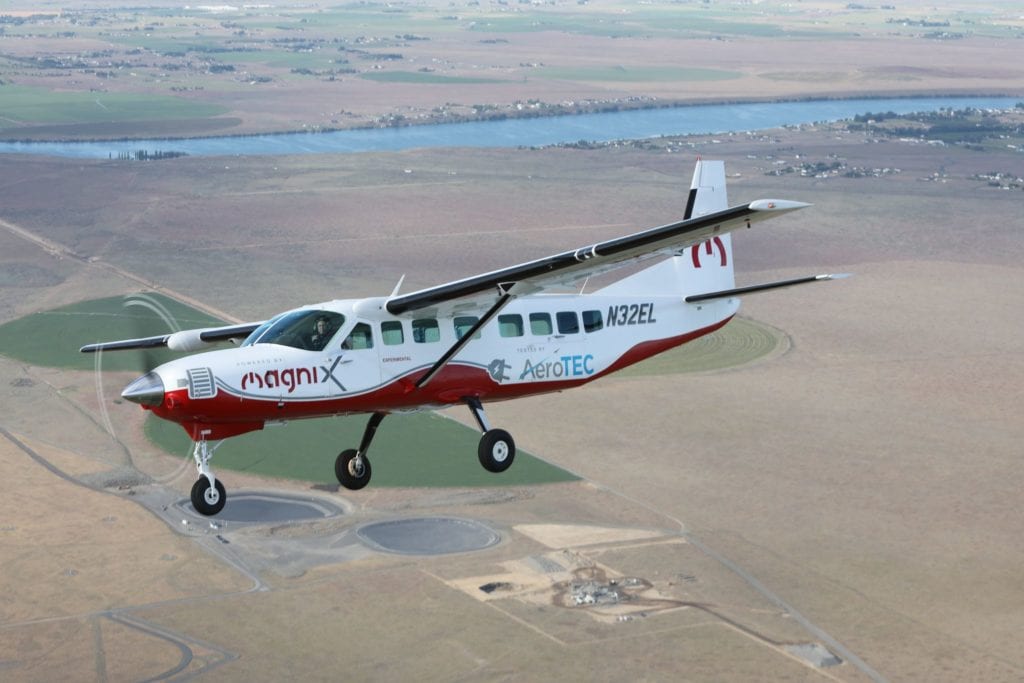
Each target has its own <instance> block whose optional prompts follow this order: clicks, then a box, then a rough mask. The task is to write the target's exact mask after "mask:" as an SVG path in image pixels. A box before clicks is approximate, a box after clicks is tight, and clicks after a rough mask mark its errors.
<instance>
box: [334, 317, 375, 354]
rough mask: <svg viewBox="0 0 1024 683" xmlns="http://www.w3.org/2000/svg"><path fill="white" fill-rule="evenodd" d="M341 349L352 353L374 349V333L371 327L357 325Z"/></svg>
mask: <svg viewBox="0 0 1024 683" xmlns="http://www.w3.org/2000/svg"><path fill="white" fill-rule="evenodd" d="M341 348H343V349H347V350H352V351H359V350H361V349H372V348H373V332H372V331H371V330H370V326H369V325H367V324H366V323H356V326H355V327H353V328H352V331H351V332H349V333H348V336H347V337H345V341H343V342H341Z"/></svg>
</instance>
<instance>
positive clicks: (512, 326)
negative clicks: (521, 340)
mask: <svg viewBox="0 0 1024 683" xmlns="http://www.w3.org/2000/svg"><path fill="white" fill-rule="evenodd" d="M498 333H499V334H501V336H502V337H522V336H523V316H521V315H519V314H518V313H511V314H508V315H499V316H498Z"/></svg>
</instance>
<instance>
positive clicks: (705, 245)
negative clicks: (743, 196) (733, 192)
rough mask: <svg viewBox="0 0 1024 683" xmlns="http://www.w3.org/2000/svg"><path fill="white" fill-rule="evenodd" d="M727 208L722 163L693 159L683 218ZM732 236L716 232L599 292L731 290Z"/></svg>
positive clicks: (639, 292)
mask: <svg viewBox="0 0 1024 683" xmlns="http://www.w3.org/2000/svg"><path fill="white" fill-rule="evenodd" d="M727 208H729V199H728V197H727V195H726V188H725V162H724V161H704V160H702V159H698V160H697V166H696V168H694V170H693V180H692V181H691V183H690V191H689V193H688V194H687V197H686V210H685V213H684V214H683V216H684V218H685V219H687V220H689V219H690V218H699V217H701V216H704V215H706V214H709V213H714V212H715V211H722V210H724V209H727ZM735 286H736V280H735V278H734V277H733V262H732V239H731V237H730V235H728V234H725V235H716V236H715V237H713V238H712V239H710V240H708V241H706V242H702V243H701V244H696V245H694V246H692V247H688V248H687V249H685V250H684V251H683V252H682V253H681V254H679V255H678V256H673V257H670V258H667V259H665V260H664V261H661V262H659V263H656V264H655V265H653V266H651V267H650V268H645V269H644V270H641V271H640V272H638V273H635V274H633V275H631V276H629V277H627V278H624V279H622V280H619V281H618V282H614V283H612V284H611V285H609V286H607V287H605V288H603V289H602V290H601V293H602V294H613V295H633V294H637V295H639V294H645V293H646V294H681V295H683V296H691V295H694V294H703V293H705V292H716V291H721V290H726V289H732V288H733V287H735Z"/></svg>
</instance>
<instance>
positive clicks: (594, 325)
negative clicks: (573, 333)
mask: <svg viewBox="0 0 1024 683" xmlns="http://www.w3.org/2000/svg"><path fill="white" fill-rule="evenodd" d="M603 327H604V320H602V319H601V311H583V329H584V331H586V332H597V331H598V330H600V329H601V328H603Z"/></svg>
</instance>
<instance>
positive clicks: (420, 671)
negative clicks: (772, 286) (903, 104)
mask: <svg viewBox="0 0 1024 683" xmlns="http://www.w3.org/2000/svg"><path fill="white" fill-rule="evenodd" d="M669 150H671V151H669ZM698 153H699V154H703V155H704V157H705V158H724V159H725V160H726V164H727V171H728V172H729V173H730V175H731V176H734V177H731V178H730V188H729V193H730V199H731V200H732V202H733V203H738V202H740V201H746V200H753V199H756V198H761V197H778V198H790V199H798V200H804V201H809V202H813V203H814V204H815V206H814V207H813V208H811V209H808V210H805V211H802V212H799V213H798V214H794V215H792V216H790V217H787V218H785V219H781V220H779V221H776V222H777V223H778V225H776V224H775V223H776V222H773V223H772V224H767V225H765V226H758V227H756V228H755V229H753V230H750V231H749V232H744V233H742V234H739V235H737V236H736V238H735V240H734V245H735V250H736V258H737V263H738V264H739V265H738V268H739V271H738V279H739V280H740V284H746V283H753V282H759V281H763V280H767V279H772V278H775V277H787V276H794V275H800V274H806V273H812V272H822V271H840V272H841V271H850V272H853V273H855V277H853V278H852V279H849V280H845V281H841V282H832V283H826V284H821V285H814V286H811V287H805V288H799V289H796V290H791V291H787V292H778V293H772V294H764V295H760V296H757V297H750V298H749V299H747V300H745V302H744V309H743V313H744V315H747V316H751V317H753V318H755V319H757V320H760V321H764V322H766V323H768V324H770V325H772V326H773V327H776V328H778V329H781V330H783V331H784V333H785V334H786V335H787V336H788V344H787V345H786V346H785V348H786V351H785V353H783V354H781V355H776V356H773V357H770V358H768V359H765V360H762V361H759V362H755V363H753V364H750V365H746V366H743V367H739V368H732V369H726V370H718V371H710V372H705V373H697V374H691V375H676V374H666V375H661V376H648V375H644V376H629V377H623V376H618V377H611V378H608V379H607V380H602V381H601V382H598V383H596V384H594V385H590V386H588V387H586V388H583V389H580V390H575V391H572V392H567V393H564V394H558V395H553V396H546V397H541V398H535V399H528V400H523V401H515V402H509V403H504V404H496V405H494V406H493V407H492V408H491V409H490V417H491V420H492V422H493V423H495V424H497V425H501V426H504V427H505V428H508V429H509V430H510V431H511V432H512V433H513V434H514V435H515V437H516V439H517V441H518V442H519V443H520V444H521V445H522V447H524V448H526V449H528V450H529V451H531V452H532V453H535V454H537V455H539V456H540V457H543V458H545V459H547V460H550V461H551V462H553V463H555V464H557V465H559V466H562V467H565V468H567V469H570V470H572V471H573V472H575V473H578V474H580V475H581V476H582V477H584V481H582V482H575V483H570V484H558V485H551V486H544V487H532V488H513V489H502V488H495V489H486V490H483V491H479V490H478V491H462V490H440V491H438V490H431V491H425V490H416V489H403V490H391V489H374V488H373V487H372V486H371V487H370V488H368V489H366V490H365V491H361V492H357V493H346V494H345V495H344V498H342V497H340V496H339V495H338V494H337V493H336V492H334V491H325V490H322V489H317V490H312V489H311V488H310V487H309V486H308V485H303V484H302V483H296V482H282V481H273V480H264V479H260V478H258V477H254V476H250V475H243V474H235V473H232V474H231V475H230V478H231V481H230V482H229V483H230V485H231V486H232V487H233V489H232V490H238V489H239V488H243V489H282V490H286V491H291V492H292V493H302V494H304V495H309V496H314V497H316V496H328V497H330V498H332V499H333V500H337V501H339V502H340V503H342V504H343V505H344V506H345V509H346V514H345V515H342V516H341V517H339V518H337V519H334V520H331V521H325V522H320V523H307V524H297V525H287V524H285V525H280V526H276V527H262V528H259V527H257V528H247V529H242V528H234V527H232V526H230V525H228V526H227V527H224V528H220V529H213V528H209V529H208V528H199V527H198V525H194V524H193V525H192V526H191V527H188V528H185V526H184V525H182V524H180V520H176V519H174V518H172V517H171V516H170V515H171V513H170V512H168V509H169V508H166V507H165V508H161V505H154V504H152V502H151V501H152V500H166V501H167V502H165V503H164V505H165V506H166V505H168V504H169V503H171V502H173V501H174V496H175V495H184V493H185V492H186V490H187V488H188V486H189V485H190V484H191V480H192V474H191V471H189V469H188V468H183V471H182V473H181V474H180V475H179V476H177V477H175V475H174V473H175V468H177V467H178V466H179V465H180V464H181V461H180V460H175V459H173V458H168V457H167V456H161V455H159V454H156V453H153V452H152V450H151V447H149V446H147V445H146V442H145V440H144V439H143V438H142V434H141V424H142V413H141V411H138V410H134V409H133V408H134V406H125V405H121V406H116V405H109V406H107V408H108V409H109V410H108V412H107V413H106V414H107V415H108V416H109V419H110V420H111V424H113V426H114V431H113V434H114V436H112V435H111V432H110V431H108V429H107V425H106V423H105V422H104V417H103V416H104V414H105V413H104V411H102V410H100V401H99V399H97V396H96V389H95V386H94V379H93V377H92V376H91V374H90V373H83V372H70V371H58V370H47V369H41V368H33V367H26V366H23V365H20V364H18V363H14V362H11V361H7V360H5V361H3V362H0V396H2V397H3V398H2V402H3V406H4V416H3V418H2V419H0V427H2V428H3V430H4V432H3V434H2V435H0V436H3V438H2V439H0V449H2V453H0V463H3V464H2V467H3V468H5V469H4V472H3V477H2V480H3V481H4V482H5V483H4V484H3V491H4V495H3V496H2V497H0V498H2V499H3V500H4V501H5V503H4V504H3V505H2V507H0V517H2V519H0V557H2V558H3V559H2V563H3V567H2V571H0V577H2V578H0V594H2V595H3V596H5V597H4V599H3V601H2V602H0V667H2V669H0V670H3V672H4V677H5V679H7V678H9V679H11V680H40V679H48V678H54V677H57V676H59V675H68V674H69V673H71V672H74V673H73V675H74V676H76V677H78V678H86V679H88V678H96V679H97V680H103V679H122V678H125V679H142V678H148V677H152V676H157V675H160V674H162V673H166V672H168V671H171V670H173V669H175V668H176V667H180V668H178V671H179V673H182V674H183V675H189V674H199V673H203V672H208V671H215V675H216V677H217V678H219V679H228V680H243V679H244V680H252V679H275V678H283V677H285V676H288V677H302V678H309V679H332V680H333V679H336V678H337V677H338V676H339V675H340V673H339V672H343V674H344V675H345V676H348V677H351V678H354V679H363V680H365V679H375V680H381V679H384V680H408V679H410V678H412V677H416V678H418V679H426V680H451V679H453V678H465V679H471V680H477V679H495V678H506V679H513V680H537V679H541V678H556V677H562V678H568V679H579V678H587V679H592V680H622V679H624V678H626V679H641V678H643V679H648V680H678V679H679V677H680V675H684V676H686V677H687V678H689V679H692V680H723V679H727V680H765V679H771V680H778V679H792V680H802V679H808V680H812V679H813V680H817V679H821V678H829V679H832V680H848V681H857V680H870V679H874V680H949V681H959V680H964V679H976V680H1005V681H1012V680H1019V679H1020V678H1021V677H1022V675H1024V659H1022V657H1021V654H1020V652H1019V647H1017V645H1018V643H1019V633H1020V630H1021V629H1022V627H1024V589H1022V585H1021V582H1020V580H1019V576H1018V575H1019V571H1018V570H1019V567H1020V566H1021V565H1022V563H1024V553H1022V550H1021V547H1020V544H1019V542H1018V541H1019V538H1020V537H1021V535H1022V533H1024V516H1022V513H1021V512H1020V509H1019V505H1017V501H1018V499H1019V491H1020V490H1021V486H1022V483H1024V482H1022V476H1021V473H1020V468H1019V467H1018V466H1017V465H1018V461H1019V459H1020V443H1021V441H1022V438H1024V428H1022V425H1024V422H1022V421H1021V419H1020V410H1019V406H1020V386H1022V384H1024V342H1022V341H1021V340H1022V339H1024V329H1022V318H1021V316H1020V315H1019V311H1020V310H1024V270H1022V269H1021V266H1020V257H1021V256H1022V255H1024V241H1022V237H1021V233H1020V227H1021V223H1020V206H1021V197H1022V195H1021V191H1020V189H1016V190H1014V189H1002V187H1001V186H1000V187H996V186H993V185H991V184H989V183H988V182H985V181H984V180H979V179H977V177H976V176H977V175H978V174H979V173H981V174H985V173H989V172H991V171H1001V172H1003V173H1006V174H1008V175H1009V176H1012V177H1016V178H1020V177H1022V176H1024V155H1021V154H1020V153H1019V152H1015V151H1012V150H1009V149H1007V150H1005V151H1003V152H1000V153H991V152H984V153H982V152H976V151H972V150H970V149H965V148H963V147H948V146H938V145H927V144H921V143H918V142H910V141H899V140H896V139H892V138H882V137H876V136H873V135H870V134H867V133H861V132H849V131H846V130H845V129H843V128H841V127H823V128H818V129H809V130H802V131H770V132H765V133H763V134H757V135H734V136H724V137H722V138H718V139H714V140H713V139H711V138H694V139H683V140H676V141H659V142H658V143H649V144H644V145H639V146H634V145H619V146H609V147H607V148H603V149H593V150H580V149H546V150H521V151H510V150H461V151H452V150H447V151H414V152H406V153H396V154H365V155H349V156H307V157H302V158H294V157H290V158H288V157H282V158H252V159H235V158H232V159H187V158H185V159H176V160H168V161H161V162H156V163H141V162H118V161H85V162H83V161H77V160H54V159H42V158H15V157H10V158H6V159H5V162H4V164H2V165H0V220H2V221H3V222H2V223H0V273H3V278H2V280H0V281H2V283H3V284H2V286H0V320H9V319H12V318H14V317H18V316H22V315H25V314H28V313H31V312H32V311H36V310H41V309H46V308H52V307H54V306H58V305H62V304H65V303H69V302H72V301H76V300H80V299H84V298H93V297H98V296H110V295H114V294H118V293H124V292H129V291H137V290H138V289H140V288H142V284H141V282H140V281H145V282H149V283H152V284H155V285H156V286H158V287H160V288H163V289H165V290H168V291H172V292H175V293H177V294H178V295H180V296H183V297H188V298H191V299H194V300H198V301H201V302H204V303H205V304H206V305H207V306H208V307H211V308H214V309H217V310H220V311H224V312H227V313H229V314H230V315H232V316H233V317H236V318H239V319H255V318H258V317H260V316H265V315H268V314H270V313H273V312H276V311H277V310H280V309H282V308H285V307H289V306H294V305H297V304H300V303H307V302H313V301H317V300H324V299H330V298H334V297H347V296H360V295H367V294H380V293H382V292H388V291H390V290H391V288H392V287H393V285H394V282H395V281H397V279H398V277H399V276H401V275H402V274H403V273H406V274H407V275H408V277H407V280H406V282H407V284H406V285H405V286H406V287H407V288H412V287H415V286H420V285H428V284H435V283H440V282H444V281H447V280H450V279H454V278H456V277H460V276H464V275H468V274H472V273H475V272H480V271H484V270H488V269H491V268H494V267H498V266H501V265H507V264H510V263H515V262H518V261H521V260H525V259H528V258H531V257H536V256H540V255H544V254H547V253H550V252H552V251H556V250H561V249H565V248H571V247H574V246H579V245H581V244H589V243H591V242H593V241H595V240H598V239H600V238H602V237H610V236H613V235H618V234H623V233H625V232H628V231H632V230H634V229H639V228H643V227H648V226H651V225H656V224H661V223H665V222H668V221H670V220H672V219H674V218H677V217H678V216H679V214H680V213H681V211H682V207H683V205H684V197H685V188H686V187H688V184H689V174H690V172H691V169H692V159H693V158H694V156H695V155H696V154H698ZM835 159H841V160H843V161H844V163H846V164H847V165H848V166H850V167H862V168H866V169H879V172H878V175H877V177H876V175H875V174H874V173H869V174H867V176H866V177H856V178H844V177H840V176H829V177H814V175H813V174H812V175H809V176H801V175H800V174H799V173H791V174H787V175H783V176H773V175H766V173H768V172H771V171H773V170H777V169H778V168H780V167H782V166H786V165H793V164H798V165H799V164H800V163H802V162H804V161H813V162H818V161H821V162H823V163H824V162H831V161H833V160H835ZM777 162H781V163H777ZM884 169H890V170H889V171H888V172H885V171H884ZM893 169H898V172H897V171H895V170H893ZM40 343H68V344H74V345H77V344H78V341H77V340H40ZM464 412H465V411H464V410H460V411H452V415H453V416H454V417H456V418H457V419H462V420H465V421H468V417H469V416H468V415H463V414H462V413H464ZM384 428H386V425H385V427H384ZM44 463H49V464H51V465H52V467H55V468H56V469H58V470H59V471H60V472H63V473H65V474H66V475H68V476H69V477H71V478H72V479H74V480H75V481H78V482H84V483H86V484H90V485H91V486H92V488H89V487H83V486H81V485H75V484H74V483H73V482H72V481H68V480H67V479H62V478H60V477H59V476H58V475H57V474H55V473H54V472H53V471H52V470H47V469H45V468H44V466H43V465H44ZM466 466H467V467H475V466H477V465H476V463H475V462H474V461H473V458H472V454H469V455H468V457H467V463H466ZM139 471H141V474H140V472H139ZM145 475H148V476H149V477H152V478H155V479H158V480H159V481H157V482H156V483H153V482H152V481H150V480H148V479H147V478H146V476H145ZM160 496H165V498H160ZM140 500H141V501H143V502H146V501H150V502H147V506H140V505H139V504H138V503H136V502H134V501H140ZM147 510H153V511H154V512H153V514H150V513H149V512H147ZM154 515H155V516H154ZM423 515H453V516H460V517H465V518H470V519H475V520H478V521H481V522H483V523H485V524H486V525H488V526H489V527H490V528H492V529H495V530H496V531H498V532H499V533H500V534H501V536H502V539H503V540H502V543H500V544H499V545H498V546H496V547H493V548H491V549H488V550H484V551H481V552H476V553H467V554H460V555H449V556H440V557H432V558H410V557H408V556H401V555H389V554H385V553H380V552H375V551H370V550H366V549H365V548H362V547H361V546H357V545H352V543H354V542H353V541H352V540H351V539H352V536H351V534H352V530H353V529H355V528H356V527H357V526H358V525H360V524H362V523H364V522H366V521H371V520H379V519H395V518H405V517H414V516H423ZM161 520H167V521H168V523H167V524H165V523H164V522H163V521H161ZM218 537H219V538H218ZM225 541H226V542H225ZM165 558H168V559H165ZM627 579H637V582H636V583H628V584H627V583H625V582H626V580H627ZM606 580H607V581H608V582H610V581H611V580H615V581H616V582H619V583H620V584H621V585H623V586H626V585H629V586H633V588H631V589H630V590H626V589H625V588H623V591H624V592H625V593H627V594H630V599H629V600H623V601H621V602H620V603H619V604H617V605H594V606H581V605H575V604H571V600H569V598H567V596H571V595H572V588H571V585H572V584H573V582H576V583H585V582H587V581H596V582H597V583H602V584H603V582H604V581H606ZM488 584H497V587H496V588H494V589H493V590H492V592H490V593H487V592H484V591H482V590H480V586H484V585H488ZM603 585H609V584H603ZM630 591H632V593H630ZM567 601H568V602H567ZM620 617H622V618H621V619H620ZM812 643H817V644H819V645H821V646H822V647H824V648H825V649H826V651H829V652H831V653H833V654H835V655H838V656H839V658H840V659H842V660H843V663H841V664H838V665H835V666H827V667H821V666H815V665H814V664H813V663H811V662H809V661H808V660H807V659H806V658H802V657H801V656H799V655H797V654H794V653H795V652H804V651H805V650H802V649H800V646H803V645H808V644H812ZM186 652H187V653H188V654H187V656H185V655H184V654H183V653H186ZM851 655H852V657H851Z"/></svg>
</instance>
